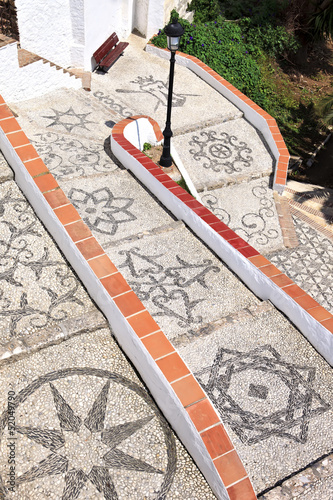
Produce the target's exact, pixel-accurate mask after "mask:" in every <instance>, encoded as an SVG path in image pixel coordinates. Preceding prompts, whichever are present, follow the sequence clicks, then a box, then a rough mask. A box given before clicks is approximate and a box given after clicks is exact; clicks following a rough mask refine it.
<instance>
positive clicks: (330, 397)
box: [178, 307, 333, 499]
mask: <svg viewBox="0 0 333 500" xmlns="http://www.w3.org/2000/svg"><path fill="white" fill-rule="evenodd" d="M178 351H179V353H180V354H181V356H182V357H183V359H184V360H185V362H186V363H187V364H188V366H189V367H190V369H191V370H192V371H193V373H194V374H195V376H196V377H197V379H198V380H199V382H200V384H201V386H202V388H203V389H204V390H205V391H206V393H207V394H208V396H209V397H210V399H211V401H212V402H213V404H214V406H215V408H216V409H217V410H218V412H219V414H220V416H221V419H222V421H223V422H224V424H225V426H226V428H227V429H228V432H229V435H230V437H231V439H232V440H233V442H234V444H235V446H236V449H237V451H238V453H239V454H240V456H241V458H242V460H243V463H244V466H245V469H246V470H247V471H248V473H249V476H250V477H251V480H252V482H253V485H254V488H255V491H256V493H257V495H259V494H260V492H263V491H265V490H266V489H268V488H270V487H272V486H274V485H275V484H276V483H277V482H278V481H283V480H284V479H285V478H287V477H288V476H289V475H290V474H292V473H293V472H294V471H295V470H300V469H302V468H304V467H306V466H307V465H308V464H311V463H312V462H313V461H316V460H317V459H318V458H320V457H322V456H324V455H326V454H328V453H330V452H331V447H330V443H331V442H332V438H333V428H332V425H331V422H332V403H333V393H332V391H331V390H330V389H329V387H330V386H331V384H332V382H333V374H332V370H331V368H330V367H329V365H328V364H327V363H326V362H325V361H324V360H323V358H322V357H321V356H320V355H319V354H318V353H317V352H316V351H315V349H314V348H313V347H312V346H311V345H310V344H309V343H308V342H307V341H306V339H304V337H302V335H300V333H299V332H298V330H297V329H296V328H295V327H294V326H293V325H292V324H291V323H290V322H289V321H288V320H287V319H285V318H284V317H283V315H281V314H280V313H279V312H278V311H277V310H276V309H274V308H260V307H259V308H257V309H256V310H253V309H252V311H251V314H248V315H243V316H242V317H241V318H239V319H238V321H237V320H236V321H233V322H230V323H229V324H228V323H225V324H224V325H222V326H221V327H220V328H218V329H215V330H212V332H211V333H210V332H208V334H206V335H204V334H202V335H200V336H199V337H197V338H196V337H195V336H192V337H188V338H187V339H186V340H183V342H182V344H180V345H178ZM265 498H266V497H265ZM267 498H270V499H271V498H272V499H273V498H275V497H274V496H273V497H267ZM276 498H280V497H276ZM281 498H282V497H281ZM284 498H290V497H289V496H285V497H284ZM309 498H310V497H309Z"/></svg>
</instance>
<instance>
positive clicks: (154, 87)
mask: <svg viewBox="0 0 333 500" xmlns="http://www.w3.org/2000/svg"><path fill="white" fill-rule="evenodd" d="M131 83H134V84H135V85H137V86H138V87H139V90H126V89H116V92H119V93H123V94H148V95H150V96H153V97H154V98H155V99H156V105H155V109H154V111H156V110H157V109H158V108H159V107H160V106H165V107H166V106H167V104H168V90H169V84H168V83H165V82H163V81H162V80H155V79H154V77H153V76H152V75H150V76H144V77H141V76H138V77H137V79H136V80H133V81H131ZM189 96H192V97H196V96H197V94H176V93H175V92H174V93H173V95H172V106H173V107H176V108H179V107H182V106H184V104H185V103H186V97H189Z"/></svg>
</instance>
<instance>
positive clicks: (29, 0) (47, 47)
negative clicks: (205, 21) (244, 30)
mask: <svg viewBox="0 0 333 500" xmlns="http://www.w3.org/2000/svg"><path fill="white" fill-rule="evenodd" d="M186 5H187V0H48V1H47V2H46V1H45V0H16V7H17V18H18V25H19V31H20V42H21V47H22V48H24V49H27V50H29V51H31V52H34V53H36V54H38V55H39V56H41V57H44V58H45V59H48V60H49V61H52V62H54V63H56V64H58V65H59V66H62V67H64V68H67V67H70V66H74V67H83V68H84V69H85V70H88V71H90V70H92V69H93V68H94V66H95V65H94V61H93V58H92V55H93V53H94V52H95V50H97V49H98V47H100V46H101V45H102V43H103V42H104V41H105V40H106V39H107V38H108V37H109V36H110V35H111V34H112V33H113V32H114V31H115V32H116V33H117V35H118V37H119V39H121V40H125V39H126V38H128V36H129V35H130V34H131V32H132V31H133V29H134V28H136V29H137V30H138V31H139V32H140V33H141V34H142V35H144V36H146V37H147V38H150V37H151V36H152V35H154V34H155V33H157V32H158V30H159V29H160V28H162V27H163V26H164V25H165V24H166V23H167V22H168V21H169V17H170V12H171V10H172V9H173V8H176V9H177V10H178V11H179V12H180V13H181V14H182V15H183V14H184V13H185V10H186Z"/></svg>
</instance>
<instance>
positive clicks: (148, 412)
mask: <svg viewBox="0 0 333 500" xmlns="http://www.w3.org/2000/svg"><path fill="white" fill-rule="evenodd" d="M0 167H1V170H2V171H3V172H4V173H5V172H6V177H7V178H8V180H7V181H5V182H3V183H2V184H1V185H0V206H1V214H0V217H1V218H0V235H1V282H0V290H1V300H0V322H1V323H0V325H1V327H0V331H1V337H0V353H1V354H2V353H3V355H4V357H3V359H2V360H1V361H0V380H1V382H0V387H1V396H0V498H3V499H19V500H28V499H29V500H30V499H31V498H36V499H41V500H44V499H45V498H53V499H58V498H63V499H65V498H66V499H68V500H70V499H76V498H79V499H84V498H85V499H88V498H89V499H92V498H94V499H95V498H96V499H99V498H100V499H102V498H103V499H111V498H113V499H115V498H119V499H131V500H132V499H134V498H137V499H139V498H147V499H148V498H149V499H160V498H197V499H198V500H199V499H202V498H212V499H213V498H215V496H214V495H213V493H212V492H211V490H210V488H209V486H208V485H207V483H206V481H205V479H204V478H203V476H202V475H201V473H200V472H199V471H198V469H197V467H196V466H195V464H194V463H193V461H192V459H191V457H190V456H189V455H188V453H187V451H186V450H185V449H184V447H183V446H182V444H181V443H180V442H179V440H178V439H177V437H176V436H175V435H174V433H173V431H172V430H171V428H170V426H169V424H168V423H167V422H166V421H165V419H164V418H163V416H162V415H161V413H160V411H159V409H158V408H157V407H156V405H155V403H154V401H153V400H152V398H151V396H150V395H149V393H148V392H147V390H146V388H145V387H144V385H143V384H142V382H141V380H140V379H139V378H138V376H137V374H136V373H135V371H134V369H133V368H132V366H131V365H130V363H129V362H128V360H127V359H126V358H125V357H124V355H123V354H122V352H121V350H120V349H119V347H118V345H117V343H116V342H115V340H114V338H113V337H112V332H111V331H110V329H109V328H108V325H107V323H106V321H105V319H104V318H103V316H102V315H101V314H100V313H99V312H98V310H97V309H96V307H95V306H94V304H93V303H92V301H91V300H90V298H89V297H88V295H87V294H86V292H85V290H84V289H83V287H82V285H81V284H80V282H79V280H78V279H77V278H76V276H75V274H74V273H73V272H72V270H71V269H70V267H69V265H68V263H67V262H66V261H65V260H64V258H63V257H62V255H61V254H60V252H59V251H58V249H57V248H56V246H55V244H54V242H53V241H52V240H51V238H50V237H49V235H48V234H47V233H46V231H45V229H44V228H43V226H42V225H41V223H40V222H39V221H38V219H37V218H36V216H35V214H34V212H33V211H32V209H31V208H30V206H29V204H28V203H27V201H26V200H25V198H24V196H23V195H22V193H21V192H20V190H19V189H18V188H17V186H16V184H15V183H14V181H12V180H10V179H11V177H12V175H11V171H10V170H9V168H8V167H7V166H6V164H5V162H4V160H3V158H2V156H0ZM9 354H11V355H12V356H13V360H12V362H11V363H8V362H7V359H6V358H7V357H8V355H9Z"/></svg>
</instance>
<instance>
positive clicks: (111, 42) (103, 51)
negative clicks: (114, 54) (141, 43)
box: [93, 33, 119, 64]
mask: <svg viewBox="0 0 333 500" xmlns="http://www.w3.org/2000/svg"><path fill="white" fill-rule="evenodd" d="M118 42H119V38H118V37H117V35H116V33H112V35H111V36H109V38H108V39H107V40H106V41H105V42H104V43H103V44H102V45H101V46H100V47H99V49H97V50H96V51H95V52H94V53H93V56H94V58H95V61H96V62H97V64H99V63H100V62H101V61H102V59H103V57H105V56H106V55H107V53H108V52H110V50H112V48H113V47H114V46H115V45H116V44H117V43H118Z"/></svg>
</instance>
